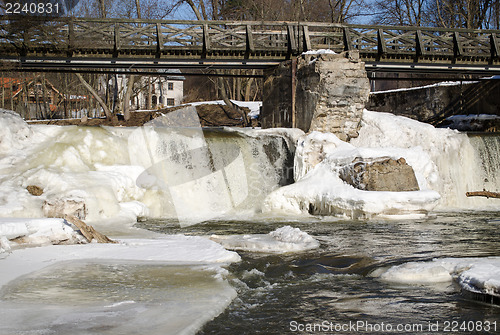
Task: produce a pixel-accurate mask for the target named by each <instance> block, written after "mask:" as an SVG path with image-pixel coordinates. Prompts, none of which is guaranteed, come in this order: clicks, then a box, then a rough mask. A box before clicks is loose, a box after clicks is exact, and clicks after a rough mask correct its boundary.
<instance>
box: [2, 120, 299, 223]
mask: <svg viewBox="0 0 500 335" xmlns="http://www.w3.org/2000/svg"><path fill="white" fill-rule="evenodd" d="M167 121H169V120H167ZM170 121H171V120H170ZM8 122H9V125H10V123H15V124H19V127H17V128H16V127H10V129H21V130H22V131H24V132H26V129H25V128H26V127H22V124H24V121H22V120H21V119H20V118H18V119H9V121H8ZM164 123H165V122H164ZM10 126H12V125H10ZM7 129H9V128H7ZM278 133H279V132H272V131H271V132H270V131H254V130H246V131H235V130H231V129H207V130H202V129H201V127H195V126H192V124H189V123H187V124H186V123H184V124H183V123H182V122H174V124H173V125H172V124H170V125H168V124H167V125H166V124H158V123H155V124H150V125H146V126H144V127H138V128H110V127H73V126H69V127H56V126H32V127H31V128H30V133H27V134H28V135H27V136H29V138H30V139H29V141H26V143H25V146H23V147H22V148H18V149H17V150H14V152H9V153H7V152H5V155H4V156H1V157H0V158H1V160H0V161H1V162H4V161H5V162H7V161H8V162H13V159H12V157H18V158H17V159H15V162H16V164H14V165H12V164H2V165H0V183H1V184H2V188H1V190H0V212H1V213H2V215H3V216H11V217H16V216H17V217H26V216H30V217H40V216H45V215H46V214H47V212H48V210H47V207H48V206H49V205H50V206H51V207H50V211H51V213H53V212H54V211H56V212H57V208H56V209H54V207H58V206H59V207H60V208H59V212H62V213H63V214H68V213H67V212H68V211H69V207H70V205H69V204H71V206H72V207H75V206H77V207H78V206H80V208H79V214H81V215H80V216H82V215H83V216H84V218H85V219H87V220H91V221H93V220H100V219H111V218H120V217H121V218H122V219H123V218H124V217H128V218H129V220H130V221H135V219H136V218H137V217H141V216H145V217H161V218H171V219H174V220H178V221H179V222H180V223H181V224H186V225H187V224H191V223H196V222H201V221H205V220H208V219H212V218H216V217H220V216H224V215H226V214H228V215H229V214H231V215H234V214H235V213H242V212H245V211H247V210H248V211H251V212H252V213H253V212H255V211H259V206H260V204H261V203H262V200H263V199H264V197H265V196H266V195H267V194H268V193H269V192H271V191H272V190H274V189H276V188H278V187H280V186H283V185H285V184H287V183H290V182H291V180H292V178H293V176H292V171H288V170H287V166H291V165H292V164H293V163H292V160H293V146H294V144H293V143H294V141H293V140H289V139H288V138H287V136H284V135H279V134H278ZM290 133H293V131H291V132H290ZM23 134H24V133H23ZM281 134H286V132H281ZM12 137H13V138H14V137H15V136H12ZM10 149H12V148H10ZM10 149H9V150H10ZM0 154H1V153H0ZM19 157H22V158H23V159H19ZM2 167H3V168H2ZM29 185H36V186H38V187H39V188H41V189H43V194H42V195H38V196H34V195H32V194H30V193H28V191H27V189H26V188H27V186H29ZM75 204H76V205H75ZM82 213H83V214H82Z"/></svg>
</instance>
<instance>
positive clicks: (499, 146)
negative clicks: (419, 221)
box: [351, 111, 500, 210]
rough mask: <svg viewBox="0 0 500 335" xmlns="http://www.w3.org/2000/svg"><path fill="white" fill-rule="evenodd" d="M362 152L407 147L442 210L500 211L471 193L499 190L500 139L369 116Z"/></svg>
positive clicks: (356, 142) (383, 115) (402, 119)
mask: <svg viewBox="0 0 500 335" xmlns="http://www.w3.org/2000/svg"><path fill="white" fill-rule="evenodd" d="M351 143H352V144H354V145H356V146H358V147H370V148H404V149H409V150H410V152H413V154H411V155H410V156H408V157H405V158H407V161H408V163H409V164H410V165H412V167H413V168H414V170H415V173H416V174H417V175H418V176H421V177H423V179H425V180H426V182H427V187H428V188H430V189H432V190H435V191H437V192H438V193H439V194H440V195H441V200H440V202H439V204H438V207H437V209H438V210H455V209H459V210H460V209H461V210H463V209H466V210H498V208H499V207H500V203H499V201H498V199H486V198H480V197H470V198H468V197H467V196H466V195H465V194H466V192H470V191H482V190H483V189H486V190H488V191H492V192H499V191H500V174H499V172H500V158H499V157H500V137H499V136H498V135H473V136H468V135H467V134H465V133H459V132H458V131H454V130H450V129H437V128H434V127H433V126H431V125H428V124H424V123H421V122H418V121H415V120H411V119H408V118H405V117H400V116H395V115H392V114H389V113H377V112H369V111H365V113H364V114H363V121H362V128H361V130H360V136H359V138H357V139H354V140H353V141H351Z"/></svg>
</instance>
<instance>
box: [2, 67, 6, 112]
mask: <svg viewBox="0 0 500 335" xmlns="http://www.w3.org/2000/svg"><path fill="white" fill-rule="evenodd" d="M2 108H4V109H5V78H4V75H3V72H2Z"/></svg>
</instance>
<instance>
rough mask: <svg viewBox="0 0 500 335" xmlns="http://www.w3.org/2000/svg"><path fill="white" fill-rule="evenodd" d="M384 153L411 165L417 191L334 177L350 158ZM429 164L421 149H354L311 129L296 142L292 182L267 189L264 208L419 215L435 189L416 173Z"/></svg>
mask: <svg viewBox="0 0 500 335" xmlns="http://www.w3.org/2000/svg"><path fill="white" fill-rule="evenodd" d="M388 157H389V158H394V159H398V158H400V157H403V158H405V159H406V160H407V162H408V164H410V165H412V164H413V165H415V166H416V167H417V169H416V171H415V172H417V173H416V176H417V181H418V182H419V186H420V188H421V191H414V192H370V191H362V190H359V189H356V188H354V187H353V186H351V185H348V184H347V183H345V182H344V181H343V180H342V179H340V177H339V170H340V168H342V167H343V166H345V165H346V164H350V163H351V162H352V161H353V160H354V159H355V158H362V159H367V160H376V159H381V158H384V159H385V158H388ZM431 163H432V162H431V161H430V160H429V159H428V158H426V156H425V155H424V154H423V152H422V150H402V149H397V148H391V149H376V148H357V147H355V146H354V145H352V144H349V143H346V142H343V141H341V140H340V139H338V138H337V137H336V136H335V135H333V134H323V133H318V132H312V133H310V134H309V135H307V136H304V137H303V138H302V139H300V140H299V142H298V144H297V149H296V153H295V160H294V175H295V180H296V182H295V183H294V184H292V185H288V186H285V187H282V188H280V189H278V190H276V191H274V192H273V193H271V194H269V195H268V196H267V198H266V200H265V202H264V211H266V212H272V211H279V212H285V213H288V214H297V215H300V214H307V213H310V214H321V215H338V216H345V217H349V218H370V217H374V216H388V217H390V216H392V215H397V217H398V218H400V217H401V215H407V216H408V217H415V216H422V215H425V213H426V212H428V211H429V210H431V209H433V208H434V207H435V205H436V202H437V200H438V199H439V194H438V193H437V192H434V191H432V190H429V189H428V188H427V181H426V178H425V177H426V176H425V175H422V173H419V172H421V170H422V169H423V168H422V166H424V167H425V166H426V165H427V164H431ZM412 167H413V166H412ZM414 168H415V167H414Z"/></svg>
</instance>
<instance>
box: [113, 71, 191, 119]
mask: <svg viewBox="0 0 500 335" xmlns="http://www.w3.org/2000/svg"><path fill="white" fill-rule="evenodd" d="M157 72H158V76H141V77H140V78H141V79H140V80H139V81H138V82H136V83H135V84H134V93H133V94H132V98H131V99H132V100H131V101H130V105H131V109H132V110H144V109H159V108H163V107H167V106H175V105H180V104H182V99H183V97H184V80H185V79H186V78H185V77H184V76H182V73H181V71H180V70H177V69H168V70H165V69H159V70H158V71H157ZM120 79H121V80H118V91H119V92H120V95H121V96H122V97H123V96H124V92H125V90H126V83H127V81H128V80H127V78H126V76H122V77H121V78H120Z"/></svg>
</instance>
